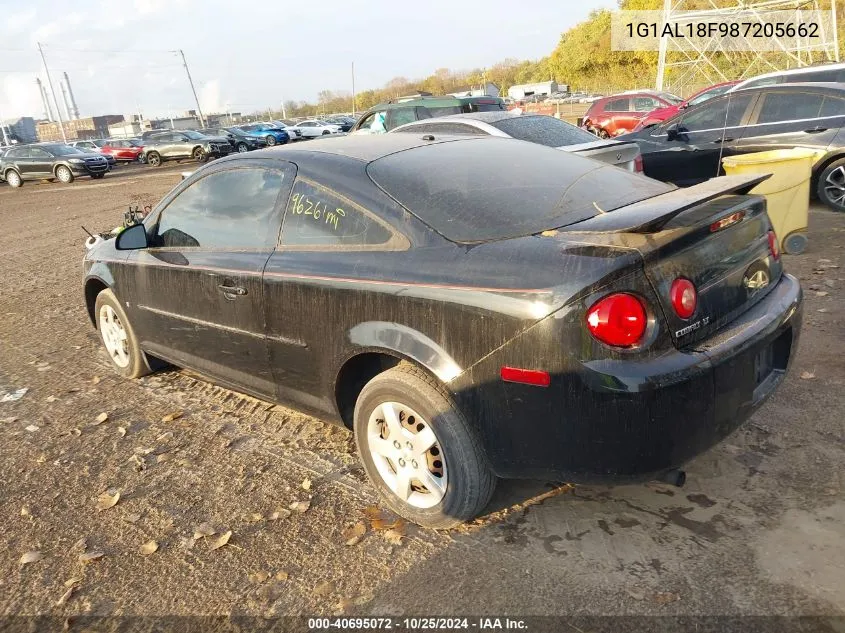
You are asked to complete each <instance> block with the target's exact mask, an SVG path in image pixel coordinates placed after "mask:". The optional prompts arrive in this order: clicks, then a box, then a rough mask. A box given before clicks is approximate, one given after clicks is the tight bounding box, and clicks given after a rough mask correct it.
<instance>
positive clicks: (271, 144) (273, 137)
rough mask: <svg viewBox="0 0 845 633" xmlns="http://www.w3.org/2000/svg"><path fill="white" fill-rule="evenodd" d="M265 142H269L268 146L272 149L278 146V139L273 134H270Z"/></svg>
mask: <svg viewBox="0 0 845 633" xmlns="http://www.w3.org/2000/svg"><path fill="white" fill-rule="evenodd" d="M264 140H265V141H267V145H269V146H270V147H273V145H275V144H276V137H275V136H273V135H272V134H268V135H267V136H266V137H265V139H264Z"/></svg>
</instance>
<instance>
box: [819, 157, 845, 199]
mask: <svg viewBox="0 0 845 633" xmlns="http://www.w3.org/2000/svg"><path fill="white" fill-rule="evenodd" d="M824 194H825V196H827V199H828V200H829V201H830V203H831V204H835V205H837V206H845V165H840V166H839V167H837V168H836V169H834V170H833V171H832V172H830V173H829V174H828V175H827V178H825V182H824Z"/></svg>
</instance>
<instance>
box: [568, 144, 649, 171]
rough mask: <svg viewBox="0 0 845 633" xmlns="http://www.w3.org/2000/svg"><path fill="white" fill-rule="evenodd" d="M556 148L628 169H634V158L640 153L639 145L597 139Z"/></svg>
mask: <svg viewBox="0 0 845 633" xmlns="http://www.w3.org/2000/svg"><path fill="white" fill-rule="evenodd" d="M558 149H560V150H563V151H565V152H572V153H574V154H578V155H579V156H586V157H587V158H592V159H594V160H600V161H601V162H603V163H608V164H610V165H614V166H616V167H621V168H622V169H626V170H628V171H634V160H635V159H636V158H637V156H639V154H640V146H639V145H637V144H636V143H626V142H622V141H602V140H597V141H593V142H590V143H578V144H577V145H564V146H563V147H558Z"/></svg>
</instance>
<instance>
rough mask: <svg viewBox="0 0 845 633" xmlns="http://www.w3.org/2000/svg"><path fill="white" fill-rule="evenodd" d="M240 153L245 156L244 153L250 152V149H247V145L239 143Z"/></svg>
mask: <svg viewBox="0 0 845 633" xmlns="http://www.w3.org/2000/svg"><path fill="white" fill-rule="evenodd" d="M238 151H239V152H240V153H241V154H243V153H244V152H248V151H249V147H247V145H246V143H238Z"/></svg>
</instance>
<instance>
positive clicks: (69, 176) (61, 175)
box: [56, 165, 73, 184]
mask: <svg viewBox="0 0 845 633" xmlns="http://www.w3.org/2000/svg"><path fill="white" fill-rule="evenodd" d="M56 178H58V179H59V181H60V182H63V183H65V184H68V183H71V182H73V172H72V171H71V170H70V168H69V167H66V166H64V165H59V166H58V167H56Z"/></svg>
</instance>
